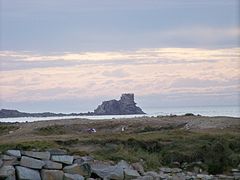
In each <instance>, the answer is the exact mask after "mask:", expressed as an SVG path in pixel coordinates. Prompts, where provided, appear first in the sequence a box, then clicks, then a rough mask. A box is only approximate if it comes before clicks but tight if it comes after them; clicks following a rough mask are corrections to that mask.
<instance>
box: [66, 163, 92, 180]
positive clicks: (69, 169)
mask: <svg viewBox="0 0 240 180" xmlns="http://www.w3.org/2000/svg"><path fill="white" fill-rule="evenodd" d="M63 171H64V172H65V173H68V174H80V175H82V176H86V177H90V175H91V167H90V166H89V164H87V163H83V164H73V165H71V166H66V167H64V168H63Z"/></svg>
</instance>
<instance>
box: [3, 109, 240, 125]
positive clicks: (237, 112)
mask: <svg viewBox="0 0 240 180" xmlns="http://www.w3.org/2000/svg"><path fill="white" fill-rule="evenodd" d="M143 110H144V112H146V114H143V115H101V116H62V117H61V116H58V117H20V118H0V122H34V121H45V120H59V119H66V120H67V119H74V118H83V119H91V120H101V119H111V120H114V119H122V118H133V117H143V116H147V117H152V116H153V117H156V116H169V115H184V114H186V113H192V114H195V115H201V116H211V117H213V116H229V117H238V118H240V106H204V107H151V108H143Z"/></svg>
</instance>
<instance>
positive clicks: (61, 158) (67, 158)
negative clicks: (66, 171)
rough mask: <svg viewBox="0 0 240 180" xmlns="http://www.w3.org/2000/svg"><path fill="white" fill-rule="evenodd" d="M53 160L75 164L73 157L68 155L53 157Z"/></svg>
mask: <svg viewBox="0 0 240 180" xmlns="http://www.w3.org/2000/svg"><path fill="white" fill-rule="evenodd" d="M51 160H53V161H56V162H61V163H64V164H68V165H70V164H72V163H73V156H68V155H53V156H52V158H51Z"/></svg>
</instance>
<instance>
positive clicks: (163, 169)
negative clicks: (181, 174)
mask: <svg viewBox="0 0 240 180" xmlns="http://www.w3.org/2000/svg"><path fill="white" fill-rule="evenodd" d="M159 170H160V171H162V172H164V173H171V172H172V169H171V168H165V167H162V168H160V169H159Z"/></svg>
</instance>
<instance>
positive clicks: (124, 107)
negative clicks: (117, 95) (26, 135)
mask: <svg viewBox="0 0 240 180" xmlns="http://www.w3.org/2000/svg"><path fill="white" fill-rule="evenodd" d="M128 114H145V113H144V112H143V111H142V109H141V108H140V107H138V106H136V103H135V102H134V94H122V96H121V99H120V100H119V101H117V100H115V99H114V100H110V101H104V102H103V103H102V104H101V105H99V106H98V108H97V109H95V110H94V112H87V113H69V114H64V113H52V112H43V113H26V112H20V111H18V110H11V109H1V110H0V118H15V117H60V116H91V115H128Z"/></svg>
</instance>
